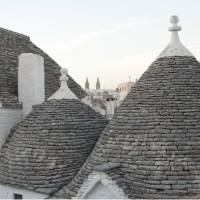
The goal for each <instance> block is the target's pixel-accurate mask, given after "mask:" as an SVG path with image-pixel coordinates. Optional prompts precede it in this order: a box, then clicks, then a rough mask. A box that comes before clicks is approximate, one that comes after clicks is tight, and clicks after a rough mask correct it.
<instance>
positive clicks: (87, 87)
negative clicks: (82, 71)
mask: <svg viewBox="0 0 200 200" xmlns="http://www.w3.org/2000/svg"><path fill="white" fill-rule="evenodd" d="M89 89H90V84H89V81H88V77H87V78H86V81H85V90H89Z"/></svg>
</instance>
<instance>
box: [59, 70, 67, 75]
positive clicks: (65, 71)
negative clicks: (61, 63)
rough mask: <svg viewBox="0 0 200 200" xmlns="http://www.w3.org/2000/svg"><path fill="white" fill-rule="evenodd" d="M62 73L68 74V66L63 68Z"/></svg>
mask: <svg viewBox="0 0 200 200" xmlns="http://www.w3.org/2000/svg"><path fill="white" fill-rule="evenodd" d="M60 73H61V74H62V75H63V74H64V75H68V70H67V69H66V68H61V70H60Z"/></svg>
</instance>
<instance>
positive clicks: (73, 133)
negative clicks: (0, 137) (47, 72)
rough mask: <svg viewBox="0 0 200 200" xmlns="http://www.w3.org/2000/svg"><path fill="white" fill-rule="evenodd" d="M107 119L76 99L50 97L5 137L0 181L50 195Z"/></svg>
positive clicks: (79, 161)
mask: <svg viewBox="0 0 200 200" xmlns="http://www.w3.org/2000/svg"><path fill="white" fill-rule="evenodd" d="M106 125H107V120H106V119H105V118H104V117H102V116H101V115H100V114H98V113H96V112H95V111H94V110H93V109H92V108H90V107H89V106H87V105H85V104H83V103H81V102H80V101H79V100H75V99H74V100H69V99H63V100H50V101H48V102H45V103H43V104H41V105H38V106H34V109H33V111H32V112H31V113H30V114H29V115H28V116H27V117H26V118H25V119H24V120H23V121H22V122H20V123H19V124H18V125H17V126H16V127H14V128H13V129H12V131H11V133H10V135H9V137H8V138H7V141H6V143H5V145H4V146H3V148H2V151H1V154H0V182H1V183H3V184H9V185H14V186H17V187H20V188H25V189H28V190H33V191H36V192H41V193H46V194H51V193H52V192H55V191H57V190H58V189H59V188H60V187H62V186H63V185H66V184H67V183H68V182H69V181H71V179H72V178H73V177H74V175H75V174H77V172H78V171H79V170H80V168H81V166H82V165H83V163H84V162H85V161H86V159H87V158H88V156H89V154H90V153H91V151H92V149H93V147H94V145H95V143H96V141H97V139H98V138H99V136H100V134H101V133H102V131H103V130H104V128H105V126H106Z"/></svg>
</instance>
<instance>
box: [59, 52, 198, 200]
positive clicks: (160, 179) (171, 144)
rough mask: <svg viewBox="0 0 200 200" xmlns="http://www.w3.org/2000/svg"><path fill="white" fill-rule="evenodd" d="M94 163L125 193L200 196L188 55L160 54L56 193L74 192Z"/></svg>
mask: <svg viewBox="0 0 200 200" xmlns="http://www.w3.org/2000/svg"><path fill="white" fill-rule="evenodd" d="M105 165H108V167H105ZM109 166H117V167H109ZM96 168H100V169H101V170H103V171H104V172H105V173H107V174H108V175H109V176H110V177H111V179H113V180H114V181H115V183H116V184H117V185H118V186H119V187H120V188H121V189H122V190H123V192H124V194H125V196H126V197H128V198H142V199H143V198H148V199H149V198H200V184H199V183H200V63H199V62H198V61H197V60H196V59H195V58H194V57H193V56H187V55H185V54H183V55H179V56H176V53H174V54H173V53H172V55H171V56H169V54H167V55H166V54H162V56H160V57H159V58H158V59H157V60H156V61H154V62H153V63H152V64H151V65H150V67H149V68H148V70H147V71H146V72H145V73H144V74H143V75H142V77H141V78H140V79H139V81H138V82H137V83H136V84H135V86H134V87H133V88H132V89H131V91H130V93H129V94H128V96H127V97H126V98H125V100H124V101H123V103H122V105H121V107H120V108H119V109H118V110H117V113H116V114H115V116H114V118H113V119H112V120H111V121H110V123H109V125H108V126H107V128H106V129H105V131H104V132H103V134H102V135H101V137H100V139H99V141H98V142H97V144H96V146H95V148H94V151H93V152H92V154H91V156H90V158H89V159H88V161H87V162H86V163H85V164H84V166H83V168H82V169H81V170H80V172H79V173H78V175H77V176H76V177H75V178H74V179H73V181H72V182H71V183H70V184H69V185H68V186H66V187H64V188H63V189H62V190H60V191H59V192H58V193H57V194H56V195H58V196H59V195H62V196H65V197H66V198H71V197H74V196H76V195H77V194H78V192H79V190H80V188H81V186H82V184H83V183H84V181H86V180H87V177H88V175H89V174H90V173H91V172H92V171H93V170H95V169H96Z"/></svg>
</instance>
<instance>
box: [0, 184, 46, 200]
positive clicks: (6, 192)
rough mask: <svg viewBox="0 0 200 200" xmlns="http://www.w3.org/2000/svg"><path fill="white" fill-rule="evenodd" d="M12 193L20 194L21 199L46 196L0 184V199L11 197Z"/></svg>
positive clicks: (43, 197)
mask: <svg viewBox="0 0 200 200" xmlns="http://www.w3.org/2000/svg"><path fill="white" fill-rule="evenodd" d="M14 193H18V194H22V195H23V199H45V198H46V197H47V195H45V194H40V193H36V192H32V191H28V190H23V189H18V188H14V187H11V186H7V185H0V199H13V195H14Z"/></svg>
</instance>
